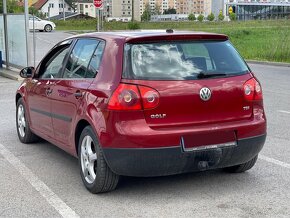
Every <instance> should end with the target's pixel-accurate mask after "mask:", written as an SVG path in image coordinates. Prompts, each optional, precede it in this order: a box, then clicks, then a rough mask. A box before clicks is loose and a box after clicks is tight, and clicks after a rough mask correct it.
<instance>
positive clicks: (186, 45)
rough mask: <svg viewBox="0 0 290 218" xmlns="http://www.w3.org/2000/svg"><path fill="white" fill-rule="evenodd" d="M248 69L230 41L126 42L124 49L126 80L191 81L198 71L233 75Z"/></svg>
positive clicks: (218, 74)
mask: <svg viewBox="0 0 290 218" xmlns="http://www.w3.org/2000/svg"><path fill="white" fill-rule="evenodd" d="M248 71H249V69H248V67H247V65H246V64H245V62H244V61H243V59H242V58H241V57H240V55H239V54H238V52H237V51H236V50H235V48H234V47H233V46H232V44H231V43H230V42H229V41H182V42H158V43H146V44H128V43H127V44H126V45H125V49H124V65H123V78H126V79H147V80H191V79H200V78H201V77H200V76H199V75H200V74H206V75H208V74H214V75H213V76H232V75H239V74H243V73H246V72H248ZM202 78H204V77H202Z"/></svg>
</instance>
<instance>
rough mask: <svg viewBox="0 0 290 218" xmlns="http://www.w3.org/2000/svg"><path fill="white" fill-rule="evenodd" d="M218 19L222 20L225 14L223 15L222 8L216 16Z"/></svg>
mask: <svg viewBox="0 0 290 218" xmlns="http://www.w3.org/2000/svg"><path fill="white" fill-rule="evenodd" d="M218 19H219V21H223V20H224V19H225V16H224V15H223V12H222V10H220V13H219V16H218Z"/></svg>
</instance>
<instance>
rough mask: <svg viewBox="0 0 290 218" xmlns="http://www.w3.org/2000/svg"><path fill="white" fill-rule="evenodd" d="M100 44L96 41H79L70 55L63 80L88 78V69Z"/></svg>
mask: <svg viewBox="0 0 290 218" xmlns="http://www.w3.org/2000/svg"><path fill="white" fill-rule="evenodd" d="M98 44H99V41H98V40H95V39H79V40H78V41H77V42H76V44H75V46H74V48H73V50H72V52H71V53H70V55H69V57H68V60H67V63H66V66H65V70H64V74H63V78H86V73H87V68H88V66H89V63H90V62H91V59H92V56H93V54H94V52H95V50H96V48H97V46H98Z"/></svg>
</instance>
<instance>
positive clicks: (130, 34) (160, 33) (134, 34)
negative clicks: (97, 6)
mask: <svg viewBox="0 0 290 218" xmlns="http://www.w3.org/2000/svg"><path fill="white" fill-rule="evenodd" d="M75 37H77V38H79V37H95V38H102V39H123V40H124V41H127V42H128V41H136V40H137V41H138V40H142V39H157V38H158V39H162V38H168V37H170V38H172V39H174V38H181V37H184V38H190V37H193V38H199V39H203V38H204V39H213V40H214V39H217V40H227V39H228V37H227V36H226V35H224V34H216V33H207V32H196V31H173V30H138V31H116V32H92V33H86V34H81V35H77V36H74V37H72V38H75Z"/></svg>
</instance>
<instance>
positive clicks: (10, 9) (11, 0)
mask: <svg viewBox="0 0 290 218" xmlns="http://www.w3.org/2000/svg"><path fill="white" fill-rule="evenodd" d="M23 12H24V7H23V6H19V5H18V1H16V0H7V13H23ZM0 13H3V1H2V0H1V2H0Z"/></svg>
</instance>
